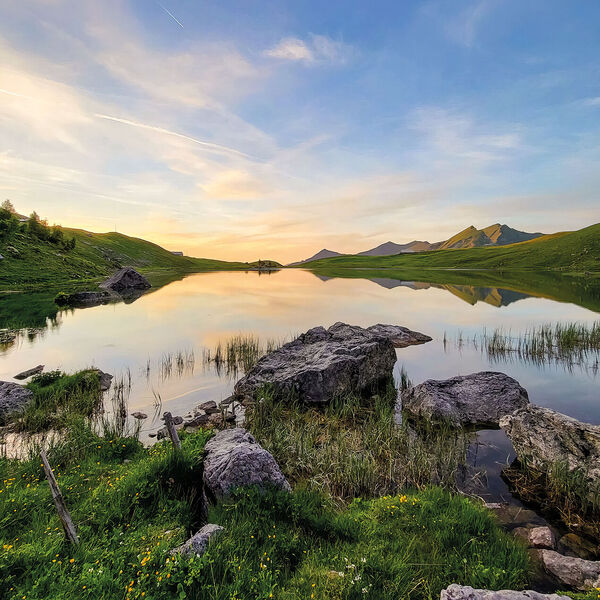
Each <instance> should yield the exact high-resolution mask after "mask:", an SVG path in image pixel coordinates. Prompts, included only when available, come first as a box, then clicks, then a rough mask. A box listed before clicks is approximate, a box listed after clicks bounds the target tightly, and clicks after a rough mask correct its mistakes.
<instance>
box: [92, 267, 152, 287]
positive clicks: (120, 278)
mask: <svg viewBox="0 0 600 600" xmlns="http://www.w3.org/2000/svg"><path fill="white" fill-rule="evenodd" d="M100 287H101V288H105V289H109V290H113V291H115V292H122V291H126V290H146V289H148V288H150V287H152V286H151V285H150V282H149V281H148V280H147V279H146V278H145V277H144V276H143V275H140V273H138V272H137V271H136V270H135V269H132V268H131V267H124V268H122V269H119V270H118V271H117V272H116V273H115V274H114V275H112V276H111V277H109V278H108V279H107V280H106V281H104V282H103V283H101V284H100Z"/></svg>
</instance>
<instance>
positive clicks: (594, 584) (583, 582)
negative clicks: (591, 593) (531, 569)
mask: <svg viewBox="0 0 600 600" xmlns="http://www.w3.org/2000/svg"><path fill="white" fill-rule="evenodd" d="M539 556H540V559H541V561H542V565H543V567H544V569H545V570H546V572H548V573H550V575H552V576H553V577H555V578H556V579H557V580H558V581H559V582H560V583H561V584H563V585H568V586H569V587H572V588H574V589H576V590H581V591H586V590H591V589H594V588H598V587H600V562H598V561H592V560H583V558H574V557H573V556H564V555H563V554H559V553H558V552H554V550H540V551H539Z"/></svg>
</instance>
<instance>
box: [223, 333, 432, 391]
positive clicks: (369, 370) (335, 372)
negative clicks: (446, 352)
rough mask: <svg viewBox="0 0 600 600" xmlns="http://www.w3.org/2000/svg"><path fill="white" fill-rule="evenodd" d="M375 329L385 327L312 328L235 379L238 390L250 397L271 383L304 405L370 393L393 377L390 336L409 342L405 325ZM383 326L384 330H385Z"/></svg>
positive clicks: (392, 352)
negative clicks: (343, 395) (365, 392)
mask: <svg viewBox="0 0 600 600" xmlns="http://www.w3.org/2000/svg"><path fill="white" fill-rule="evenodd" d="M375 327H379V328H381V329H380V330H379V331H377V330H375V331H371V330H369V329H363V328H362V327H356V326H353V325H346V324H345V323H336V324H335V325H332V326H331V327H330V328H329V329H325V328H323V327H315V328H313V329H309V330H308V331H307V332H306V333H304V334H302V335H300V336H299V337H298V338H296V339H295V340H294V341H292V342H289V343H288V344H285V345H284V346H282V347H281V348H279V349H278V350H275V351H274V352H271V353H270V354H267V355H266V356H263V357H262V358H261V359H260V360H259V361H258V362H257V363H256V365H255V366H254V367H252V369H250V371H248V373H247V374H246V375H245V376H244V377H243V378H242V379H240V380H239V381H238V382H237V383H236V385H235V389H234V394H235V395H236V396H238V397H243V396H251V397H252V396H254V393H255V392H256V391H257V390H258V389H260V388H261V387H262V386H264V385H266V384H268V385H270V386H272V388H273V391H274V393H275V394H276V395H277V396H278V397H280V398H283V399H287V398H294V397H297V398H299V399H300V400H302V401H303V402H306V403H326V402H330V401H331V400H332V399H333V398H334V397H336V396H339V395H342V394H344V393H352V392H361V391H368V390H369V388H372V387H373V386H375V385H376V384H377V383H378V382H380V381H382V380H385V379H386V378H390V377H391V376H392V370H393V368H394V364H395V362H396V352H395V350H394V344H393V342H392V339H396V340H398V339H400V337H402V336H404V339H405V340H406V339H407V336H408V334H407V333H405V332H404V328H396V327H393V326H389V325H385V326H384V325H378V326H375ZM382 328H386V332H385V334H384V333H383V329H382ZM398 329H402V330H403V331H399V330H398ZM406 331H409V330H406ZM411 333H412V334H414V336H415V337H416V336H419V338H422V337H424V336H423V335H422V334H419V333H416V332H411ZM414 343H422V341H418V342H414Z"/></svg>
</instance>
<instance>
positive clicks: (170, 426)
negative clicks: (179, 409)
mask: <svg viewBox="0 0 600 600" xmlns="http://www.w3.org/2000/svg"><path fill="white" fill-rule="evenodd" d="M163 418H164V420H165V425H166V426H167V431H168V432H169V437H170V438H171V441H172V442H173V446H175V448H177V449H178V450H181V441H180V440H179V436H178V435H177V429H175V423H173V415H172V414H171V413H170V412H166V413H165V414H164V415H163Z"/></svg>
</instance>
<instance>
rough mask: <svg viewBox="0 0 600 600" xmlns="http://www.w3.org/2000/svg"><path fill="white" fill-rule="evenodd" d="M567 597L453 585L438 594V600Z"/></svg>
mask: <svg viewBox="0 0 600 600" xmlns="http://www.w3.org/2000/svg"><path fill="white" fill-rule="evenodd" d="M568 598H569V597H568V596H560V595H558V594H541V593H540V592H534V591H533V590H525V591H522V592H517V591H514V590H498V591H492V590H478V589H474V588H472V587H470V586H468V585H458V584H456V583H453V584H452V585H449V586H448V587H447V588H446V589H445V590H442V592H441V594H440V600H568Z"/></svg>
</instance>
